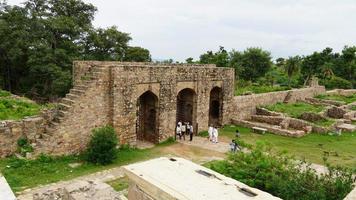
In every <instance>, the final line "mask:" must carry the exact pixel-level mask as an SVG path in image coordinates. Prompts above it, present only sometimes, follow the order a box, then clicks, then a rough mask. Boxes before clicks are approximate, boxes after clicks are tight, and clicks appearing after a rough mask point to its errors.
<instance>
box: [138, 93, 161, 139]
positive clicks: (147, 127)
mask: <svg viewBox="0 0 356 200" xmlns="http://www.w3.org/2000/svg"><path fill="white" fill-rule="evenodd" d="M158 108H159V106H158V98H157V96H156V95H155V94H154V93H153V92H151V91H146V92H145V93H143V94H142V95H141V96H140V97H139V98H138V99H137V118H136V137H137V140H144V141H149V142H152V143H158V141H159V134H158V115H159V109H158Z"/></svg>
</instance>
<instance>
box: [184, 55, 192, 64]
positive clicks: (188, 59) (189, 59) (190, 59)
mask: <svg viewBox="0 0 356 200" xmlns="http://www.w3.org/2000/svg"><path fill="white" fill-rule="evenodd" d="M185 62H186V63H188V64H192V63H194V58H192V57H189V58H187V59H185Z"/></svg>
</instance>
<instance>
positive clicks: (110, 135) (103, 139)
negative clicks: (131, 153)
mask: <svg viewBox="0 0 356 200" xmlns="http://www.w3.org/2000/svg"><path fill="white" fill-rule="evenodd" d="M117 144H118V139H117V136H116V133H115V130H114V128H113V127H111V126H104V127H101V128H97V129H94V130H93V134H92V136H91V140H90V142H89V144H88V148H87V150H86V153H85V154H86V155H85V156H86V160H87V161H88V162H91V163H98V164H102V165H105V164H109V163H112V162H113V160H114V159H115V158H116V155H117V154H116V146H117Z"/></svg>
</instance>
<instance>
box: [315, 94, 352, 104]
mask: <svg viewBox="0 0 356 200" xmlns="http://www.w3.org/2000/svg"><path fill="white" fill-rule="evenodd" d="M315 98H318V99H326V100H334V101H342V102H345V103H346V104H349V103H352V102H355V101H356V94H353V95H350V96H342V95H318V96H316V97H315Z"/></svg>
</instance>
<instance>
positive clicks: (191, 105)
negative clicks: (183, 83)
mask: <svg viewBox="0 0 356 200" xmlns="http://www.w3.org/2000/svg"><path fill="white" fill-rule="evenodd" d="M196 118H197V94H196V92H195V91H194V90H193V89H191V88H185V89H182V90H180V91H179V92H178V95H177V113H176V122H177V123H178V122H179V121H180V122H183V123H184V122H189V123H191V124H192V125H193V126H194V127H195V126H196Z"/></svg>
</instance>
